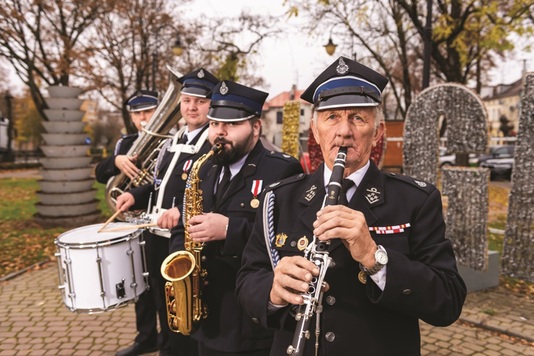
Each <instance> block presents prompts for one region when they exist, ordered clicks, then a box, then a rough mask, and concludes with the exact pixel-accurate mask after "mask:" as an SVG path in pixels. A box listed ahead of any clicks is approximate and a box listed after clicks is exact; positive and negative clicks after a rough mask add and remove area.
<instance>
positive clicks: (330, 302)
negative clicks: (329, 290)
mask: <svg viewBox="0 0 534 356" xmlns="http://www.w3.org/2000/svg"><path fill="white" fill-rule="evenodd" d="M326 304H328V305H334V304H336V297H334V296H333V295H329V296H328V297H326Z"/></svg>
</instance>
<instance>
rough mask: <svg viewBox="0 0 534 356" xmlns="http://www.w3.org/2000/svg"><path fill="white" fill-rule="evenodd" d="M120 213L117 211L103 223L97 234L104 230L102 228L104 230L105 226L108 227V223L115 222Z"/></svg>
mask: <svg viewBox="0 0 534 356" xmlns="http://www.w3.org/2000/svg"><path fill="white" fill-rule="evenodd" d="M120 213H121V211H120V210H117V211H116V212H115V214H113V215H112V216H111V217H110V218H109V219H108V221H106V222H105V223H104V225H102V227H101V228H100V230H98V231H97V232H101V231H102V230H104V228H105V227H106V226H108V224H109V223H110V222H112V221H113V220H115V218H116V217H117V216H119V214H120Z"/></svg>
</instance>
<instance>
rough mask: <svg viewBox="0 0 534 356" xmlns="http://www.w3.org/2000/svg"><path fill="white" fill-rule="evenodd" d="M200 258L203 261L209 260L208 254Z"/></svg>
mask: <svg viewBox="0 0 534 356" xmlns="http://www.w3.org/2000/svg"><path fill="white" fill-rule="evenodd" d="M200 259H201V260H202V262H206V261H207V260H208V258H207V257H206V256H202V257H200Z"/></svg>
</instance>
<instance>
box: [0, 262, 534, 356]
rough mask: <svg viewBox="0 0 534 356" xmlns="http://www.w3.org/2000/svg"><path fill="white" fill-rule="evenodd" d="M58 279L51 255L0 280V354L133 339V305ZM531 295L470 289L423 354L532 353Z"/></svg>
mask: <svg viewBox="0 0 534 356" xmlns="http://www.w3.org/2000/svg"><path fill="white" fill-rule="evenodd" d="M57 285H58V274H57V265H56V264H55V263H46V264H44V265H43V266H41V267H40V268H38V269H37V270H32V271H29V272H26V273H22V274H20V275H17V276H16V277H13V278H11V279H8V280H6V281H2V282H0V308H1V309H0V356H1V355H113V354H114V353H115V352H116V351H117V350H119V349H121V348H123V347H125V346H128V345H129V344H130V343H131V342H132V340H133V338H134V336H135V316H134V308H133V305H128V306H126V307H125V308H122V309H118V310H114V311H110V312H106V313H101V314H93V315H89V314H76V313H72V312H70V311H69V310H68V309H67V308H66V306H65V304H64V303H63V301H62V298H61V294H60V291H59V290H58V289H57ZM533 298H534V296H524V295H523V296H516V295H511V294H510V293H508V292H506V291H505V290H504V289H501V288H493V289H490V290H486V291H482V292H473V293H470V294H469V295H468V297H467V303H466V305H465V308H464V311H463V313H462V317H461V319H460V320H459V321H458V322H456V323H455V324H453V325H452V326H450V327H447V328H438V327H432V326H430V325H427V324H425V323H422V324H421V327H422V354H423V355H479V356H480V355H488V356H499V355H509V356H515V355H531V356H534V300H533ZM152 355H156V354H152Z"/></svg>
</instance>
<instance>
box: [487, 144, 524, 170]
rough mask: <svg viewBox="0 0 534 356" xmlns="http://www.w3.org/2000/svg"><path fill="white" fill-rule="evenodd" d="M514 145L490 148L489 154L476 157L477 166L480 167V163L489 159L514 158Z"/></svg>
mask: <svg viewBox="0 0 534 356" xmlns="http://www.w3.org/2000/svg"><path fill="white" fill-rule="evenodd" d="M514 152H515V145H502V146H494V147H490V151H489V154H487V155H481V156H479V157H478V165H479V166H481V165H482V163H484V162H486V161H487V160H490V159H492V160H493V159H497V158H499V159H500V158H514Z"/></svg>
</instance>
